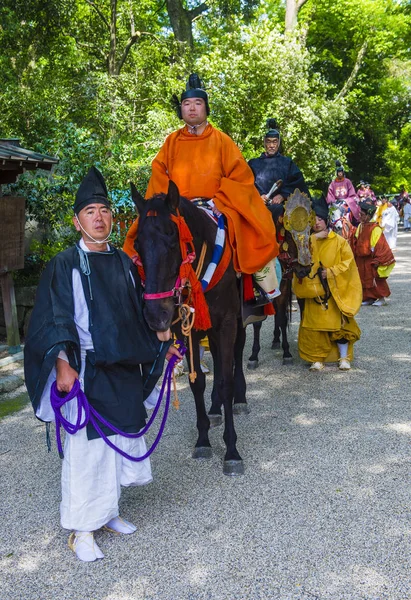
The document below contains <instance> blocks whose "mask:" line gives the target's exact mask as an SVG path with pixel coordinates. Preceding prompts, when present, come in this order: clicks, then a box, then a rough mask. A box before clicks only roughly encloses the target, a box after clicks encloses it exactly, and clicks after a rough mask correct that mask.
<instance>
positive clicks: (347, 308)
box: [293, 201, 362, 371]
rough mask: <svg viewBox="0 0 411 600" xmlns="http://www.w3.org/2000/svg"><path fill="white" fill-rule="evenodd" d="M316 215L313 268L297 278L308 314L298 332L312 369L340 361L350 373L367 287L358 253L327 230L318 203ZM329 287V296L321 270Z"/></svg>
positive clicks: (325, 215)
mask: <svg viewBox="0 0 411 600" xmlns="http://www.w3.org/2000/svg"><path fill="white" fill-rule="evenodd" d="M313 208H314V211H315V213H316V224H315V226H314V228H313V229H314V233H313V234H312V235H311V247H312V260H313V266H312V269H311V272H310V275H309V276H308V277H306V278H304V279H302V280H298V279H297V278H294V281H293V291H294V293H295V295H296V296H297V298H304V299H305V303H304V311H303V316H302V320H301V324H300V329H299V334H298V350H299V353H300V356H301V358H303V359H304V360H307V361H309V362H311V363H312V364H311V367H310V370H312V371H320V370H322V369H323V368H324V363H325V362H336V361H337V360H338V361H339V368H340V369H341V370H343V371H348V370H349V369H350V368H351V364H350V363H351V361H352V358H353V344H354V342H356V341H357V340H359V338H360V335H361V331H360V329H359V327H358V325H357V323H356V321H355V319H354V315H355V314H356V313H357V312H358V311H359V309H360V306H361V302H362V286H361V280H360V277H359V274H358V269H357V266H356V264H355V259H354V255H353V253H352V250H351V248H350V246H349V244H348V242H347V241H346V240H345V239H344V238H342V237H341V236H339V235H337V234H336V233H334V232H333V231H330V230H329V227H328V207H327V206H325V202H322V201H320V202H317V203H314V204H313ZM319 271H320V273H321V276H322V278H323V279H324V280H325V281H326V287H327V284H328V288H329V298H328V299H327V300H326V299H325V298H326V296H328V294H326V292H325V289H324V286H323V284H322V283H321V280H320V276H319V274H318V272H319Z"/></svg>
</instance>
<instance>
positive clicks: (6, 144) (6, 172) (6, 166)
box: [0, 138, 59, 185]
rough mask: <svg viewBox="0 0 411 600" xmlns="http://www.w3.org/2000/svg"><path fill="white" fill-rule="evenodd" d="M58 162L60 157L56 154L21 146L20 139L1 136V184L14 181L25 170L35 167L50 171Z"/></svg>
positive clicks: (32, 169)
mask: <svg viewBox="0 0 411 600" xmlns="http://www.w3.org/2000/svg"><path fill="white" fill-rule="evenodd" d="M58 162H59V159H58V158H55V157H54V156H47V154H39V153H38V152H33V150H27V149H26V148H21V146H20V142H19V140H18V139H4V138H0V185H1V184H3V183H14V182H15V181H16V179H17V177H18V176H19V175H21V173H24V172H25V171H34V170H35V169H46V170H47V171H50V170H51V168H52V166H53V165H56V164H57V163H58Z"/></svg>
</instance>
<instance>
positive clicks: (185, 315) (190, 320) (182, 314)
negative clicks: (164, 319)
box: [172, 242, 207, 409]
mask: <svg viewBox="0 0 411 600" xmlns="http://www.w3.org/2000/svg"><path fill="white" fill-rule="evenodd" d="M206 252H207V242H203V245H202V247H201V252H200V258H199V259H198V264H197V268H196V277H197V279H198V278H199V275H200V273H201V271H202V269H203V265H204V259H205V255H206ZM189 301H190V294H189V297H188V299H187V303H185V304H181V306H179V307H178V318H177V319H175V321H173V322H172V325H175V324H176V323H178V322H179V321H181V333H182V334H183V335H184V337H186V338H188V348H189V352H190V365H191V368H190V373H189V378H190V381H191V383H194V382H195V380H196V379H197V372H196V371H195V370H194V360H193V340H192V336H191V330H192V328H193V326H194V321H195V311H194V309H193V308H192V307H191V306H190V305H189V304H188V302H189ZM173 386H174V401H173V406H174V407H176V408H177V409H178V407H179V405H180V403H179V400H178V396H177V386H176V381H175V374H174V371H173Z"/></svg>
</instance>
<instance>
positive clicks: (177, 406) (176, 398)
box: [173, 369, 180, 410]
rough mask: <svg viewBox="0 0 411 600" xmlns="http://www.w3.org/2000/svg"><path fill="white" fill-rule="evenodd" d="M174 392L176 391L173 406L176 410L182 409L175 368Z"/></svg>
mask: <svg viewBox="0 0 411 600" xmlns="http://www.w3.org/2000/svg"><path fill="white" fill-rule="evenodd" d="M173 392H174V400H173V406H174V408H175V409H176V410H179V409H180V400H179V399H178V394H177V384H176V374H175V373H174V369H173Z"/></svg>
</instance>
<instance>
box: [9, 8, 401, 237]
mask: <svg viewBox="0 0 411 600" xmlns="http://www.w3.org/2000/svg"><path fill="white" fill-rule="evenodd" d="M290 7H291V9H293V10H294V8H295V9H296V10H295V11H294V15H293V18H294V22H293V25H292V27H290V26H289V25H287V22H286V17H287V14H286V12H287V11H286V9H287V10H288V11H290ZM410 19H411V10H410V6H409V2H407V1H406V0H339V2H338V3H336V2H335V1H334V0H315V2H314V0H307V1H306V2H301V0H300V1H299V2H298V1H297V0H289V2H288V5H287V3H285V2H284V1H283V0H263V1H262V2H257V1H256V0H207V1H206V2H201V0H166V1H161V0H138V1H137V0H99V1H98V2H97V1H96V0H74V1H73V0H70V1H69V0H48V1H47V2H40V0H3V2H2V3H1V6H0V43H1V53H0V86H1V87H0V89H1V100H2V120H1V125H2V131H1V132H0V133H1V135H2V136H3V137H19V138H21V142H22V145H25V146H26V147H29V148H33V149H35V150H38V151H40V152H44V153H49V154H54V155H56V156H58V157H59V158H60V164H59V166H58V168H57V169H56V170H55V172H54V173H53V175H52V176H51V177H50V176H47V177H44V176H39V175H36V176H32V175H27V176H25V177H22V178H21V181H20V182H19V187H20V188H21V191H22V192H24V193H25V194H26V195H27V197H28V205H29V209H30V212H31V214H32V215H33V217H35V218H36V219H37V220H39V221H40V222H44V223H47V224H48V227H49V228H50V230H53V231H60V233H61V232H62V231H66V228H67V224H66V221H65V219H64V215H65V214H67V211H68V210H69V207H70V206H71V204H72V201H73V197H74V193H75V190H76V188H77V186H78V184H79V182H80V180H81V178H82V176H83V175H84V173H85V172H86V170H87V169H88V167H89V166H90V165H91V164H96V165H97V166H99V167H100V168H101V169H102V171H103V172H104V175H105V176H106V177H107V180H108V185H109V188H110V189H112V190H114V191H118V190H123V191H124V190H127V188H128V182H129V180H130V179H132V180H134V181H136V182H137V184H138V186H139V187H140V190H141V191H142V192H144V191H145V187H146V184H147V180H148V176H149V169H150V162H151V160H152V158H153V156H154V155H155V154H156V152H157V150H158V149H159V147H160V146H161V144H162V142H163V141H164V138H165V137H166V135H167V134H168V133H170V132H171V131H172V130H173V129H175V128H176V127H178V126H179V125H180V121H179V120H178V118H177V116H176V115H175V112H174V109H173V107H172V105H171V102H170V99H171V96H172V94H174V93H175V94H177V95H179V94H180V93H181V91H182V90H183V89H184V86H185V82H186V80H187V76H188V74H189V73H190V72H192V71H194V70H196V71H198V72H199V73H200V75H201V77H202V78H203V79H204V81H205V83H206V86H207V91H208V93H209V97H210V105H211V108H212V114H211V119H212V122H213V123H214V124H215V125H216V126H217V127H219V128H221V129H223V130H224V131H226V132H227V133H228V134H229V135H231V136H232V137H233V139H234V140H235V141H236V143H237V144H238V145H239V146H240V147H241V149H242V151H243V152H244V154H245V155H246V156H247V158H249V157H251V156H253V155H256V153H259V152H260V151H261V141H262V135H263V133H264V127H265V121H266V119H267V118H268V117H276V118H277V120H278V122H279V125H280V128H281V134H282V144H283V146H282V147H283V151H284V153H286V154H290V155H291V156H292V157H293V158H294V159H295V160H296V162H297V164H298V165H299V166H300V168H301V169H302V170H303V172H304V174H305V176H306V178H307V179H308V180H309V182H310V184H311V186H312V187H313V188H322V189H325V188H326V186H327V184H328V182H329V180H330V178H331V176H332V174H333V170H334V160H335V159H336V158H339V159H340V160H342V161H343V162H344V163H345V164H346V165H347V167H348V169H349V170H350V174H351V178H352V179H353V180H354V181H355V182H356V181H358V180H359V179H367V180H369V181H371V182H372V183H375V185H377V188H378V189H379V190H380V191H381V192H384V191H390V190H395V189H397V188H398V187H399V186H400V185H405V186H408V187H411V173H410V170H409V156H408V147H409V144H408V142H409V136H410V132H409V128H410V94H411V86H410V81H411V77H410V74H411V62H410V47H411V44H410V42H411V40H410V37H411V27H410ZM124 198H125V196H124V194H117V200H118V202H119V211H120V210H121V211H123V212H124V210H125V208H126V207H128V210H129V212H130V213H131V211H132V208H131V207H130V206H129V205H128V204H127V202H125V201H124Z"/></svg>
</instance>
